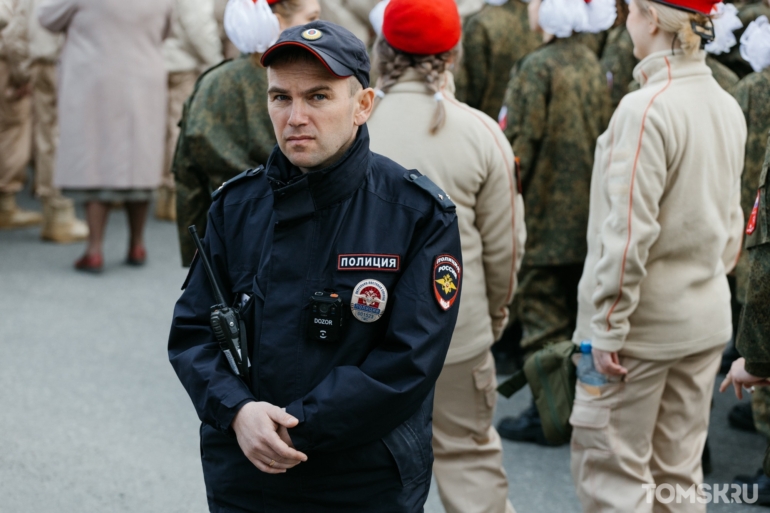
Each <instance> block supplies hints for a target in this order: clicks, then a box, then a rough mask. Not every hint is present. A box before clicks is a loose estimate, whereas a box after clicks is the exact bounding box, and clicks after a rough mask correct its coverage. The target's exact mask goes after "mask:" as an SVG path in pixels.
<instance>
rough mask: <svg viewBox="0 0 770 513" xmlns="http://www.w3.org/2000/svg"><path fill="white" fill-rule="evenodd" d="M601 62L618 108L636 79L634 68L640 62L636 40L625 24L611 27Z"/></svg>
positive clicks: (613, 106)
mask: <svg viewBox="0 0 770 513" xmlns="http://www.w3.org/2000/svg"><path fill="white" fill-rule="evenodd" d="M600 62H601V65H602V69H603V70H604V72H605V73H606V74H607V84H608V86H609V88H610V96H611V98H612V108H613V109H616V108H617V107H618V103H620V100H621V98H623V97H624V96H625V95H626V94H627V93H628V86H629V84H631V82H633V81H634V68H635V67H636V65H637V64H639V59H637V58H636V57H634V42H633V41H632V40H631V36H630V35H629V33H628V30H626V26H625V25H621V26H619V27H614V28H612V29H610V31H609V34H608V35H607V43H606V44H605V45H604V51H603V52H602V58H601V60H600Z"/></svg>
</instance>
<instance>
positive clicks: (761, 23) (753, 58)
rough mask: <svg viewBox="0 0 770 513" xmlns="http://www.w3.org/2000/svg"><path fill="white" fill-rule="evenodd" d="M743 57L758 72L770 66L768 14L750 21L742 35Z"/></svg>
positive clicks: (769, 23)
mask: <svg viewBox="0 0 770 513" xmlns="http://www.w3.org/2000/svg"><path fill="white" fill-rule="evenodd" d="M741 57H743V58H744V59H745V60H746V61H747V62H748V63H749V64H751V68H752V69H753V70H754V71H756V72H760V71H762V70H763V69H765V68H766V67H768V66H770V22H768V21H767V16H760V17H759V18H757V19H756V20H754V21H752V22H751V23H749V26H748V27H747V28H746V32H744V33H743V35H742V36H741Z"/></svg>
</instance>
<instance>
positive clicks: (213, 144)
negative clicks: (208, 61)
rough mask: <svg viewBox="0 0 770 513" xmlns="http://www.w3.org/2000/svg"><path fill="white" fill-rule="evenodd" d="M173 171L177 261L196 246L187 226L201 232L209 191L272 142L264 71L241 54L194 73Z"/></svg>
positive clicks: (186, 259) (263, 154)
mask: <svg viewBox="0 0 770 513" xmlns="http://www.w3.org/2000/svg"><path fill="white" fill-rule="evenodd" d="M180 126H181V132H180V134H179V141H178V142H177V147H176V153H175V154H174V163H173V171H174V175H175V177H176V188H177V192H176V194H177V225H178V228H179V243H180V247H181V252H182V264H183V265H185V266H188V265H190V262H191V260H192V257H193V255H194V254H195V246H194V245H193V243H192V240H191V239H190V235H189V233H188V231H187V227H188V226H190V225H193V224H194V225H196V226H197V227H198V232H199V233H200V234H201V236H202V235H203V233H204V232H205V229H206V216H207V214H208V211H209V207H210V206H211V193H212V191H214V190H215V189H217V188H218V187H219V186H220V185H222V182H224V181H225V180H228V179H230V178H232V177H234V176H235V175H237V174H239V173H241V172H242V171H244V170H246V169H249V168H252V167H256V166H257V165H259V164H264V163H265V162H266V161H267V158H268V156H269V155H270V152H271V151H272V149H273V147H274V146H275V133H274V132H273V125H272V123H271V121H270V117H269V115H268V113H267V72H266V71H265V69H264V68H262V67H261V66H260V65H259V64H258V63H256V62H255V61H254V60H253V58H252V57H251V56H248V55H242V56H241V57H238V58H237V59H235V60H232V61H225V62H224V63H222V64H220V65H219V66H215V67H214V68H211V69H210V70H209V71H208V72H206V73H205V74H204V75H203V76H201V77H200V78H199V79H198V83H197V84H196V85H195V91H194V92H193V94H192V96H190V98H189V99H188V100H187V102H186V103H185V107H184V114H183V116H182V121H181V123H180Z"/></svg>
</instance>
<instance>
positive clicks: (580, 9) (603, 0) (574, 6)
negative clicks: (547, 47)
mask: <svg viewBox="0 0 770 513" xmlns="http://www.w3.org/2000/svg"><path fill="white" fill-rule="evenodd" d="M616 17H617V6H616V5H615V0H589V1H588V2H586V1H585V0H543V2H542V3H541V4H540V9H539V11H538V20H539V21H538V22H539V24H540V28H542V29H543V30H544V31H545V32H547V33H549V34H553V35H554V36H556V37H561V38H563V37H569V36H570V35H571V34H572V33H574V32H592V33H596V32H601V31H603V30H607V29H608V28H610V27H612V25H613V24H614V23H615V18H616Z"/></svg>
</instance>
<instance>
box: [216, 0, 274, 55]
mask: <svg viewBox="0 0 770 513" xmlns="http://www.w3.org/2000/svg"><path fill="white" fill-rule="evenodd" d="M279 1H280V0H273V1H272V2H270V1H269V0H256V1H254V0H229V1H228V2H227V6H226V7H225V20H224V21H225V23H224V24H225V32H226V33H227V37H228V38H229V39H230V41H232V43H233V44H234V45H235V47H236V48H237V49H238V50H239V51H240V52H241V53H264V51H265V50H267V49H268V48H270V46H271V45H272V44H273V43H275V42H276V41H277V40H278V36H279V35H281V26H280V24H279V23H278V18H277V17H276V15H275V14H273V11H272V10H271V9H270V4H275V3H278V2H279Z"/></svg>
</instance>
